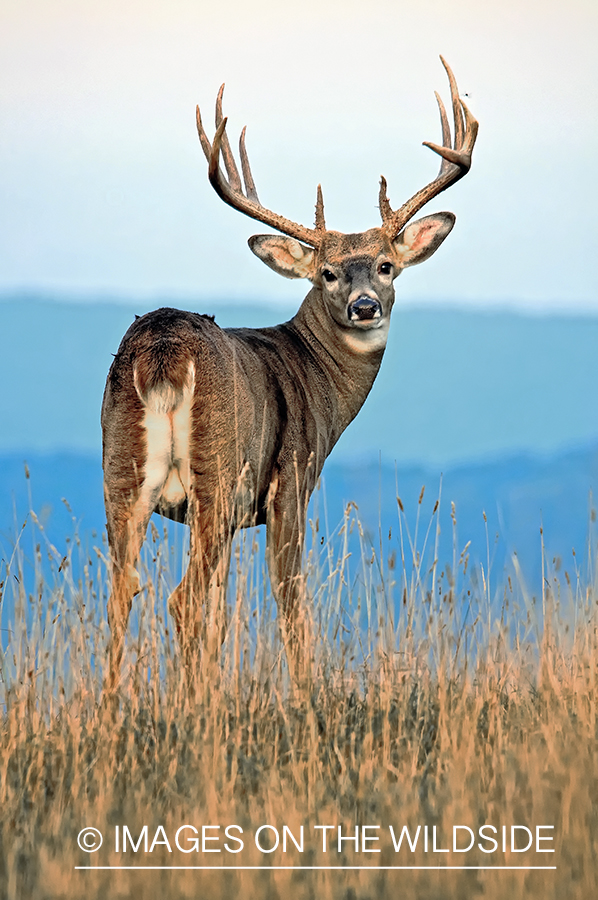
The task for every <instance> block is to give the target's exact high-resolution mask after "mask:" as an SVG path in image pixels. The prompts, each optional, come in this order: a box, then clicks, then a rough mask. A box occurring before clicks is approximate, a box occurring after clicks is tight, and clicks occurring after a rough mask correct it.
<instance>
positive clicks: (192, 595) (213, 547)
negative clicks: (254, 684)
mask: <svg viewBox="0 0 598 900" xmlns="http://www.w3.org/2000/svg"><path fill="white" fill-rule="evenodd" d="M190 518H191V535H190V546H189V565H188V567H187V571H186V573H185V575H184V576H183V579H182V581H181V583H180V584H179V585H178V587H177V588H176V589H175V590H174V591H173V592H172V594H171V595H170V597H169V600H168V609H169V611H170V614H171V615H172V617H173V619H174V622H175V626H176V631H177V637H178V640H179V645H180V648H181V654H182V658H183V661H184V664H185V667H186V669H187V671H188V673H191V672H192V671H193V669H194V668H195V666H196V665H197V663H198V661H199V657H200V649H201V648H202V647H203V650H204V652H205V653H206V655H207V656H208V658H209V659H216V658H217V656H218V652H219V648H220V645H221V644H222V642H223V641H224V638H225V636H226V625H227V622H226V588H227V582H228V571H229V567H230V555H231V544H232V531H231V529H230V528H226V527H223V526H222V525H220V526H219V527H218V526H217V525H216V523H210V526H207V525H206V523H205V521H202V519H203V517H201V516H199V517H193V515H191V516H190Z"/></svg>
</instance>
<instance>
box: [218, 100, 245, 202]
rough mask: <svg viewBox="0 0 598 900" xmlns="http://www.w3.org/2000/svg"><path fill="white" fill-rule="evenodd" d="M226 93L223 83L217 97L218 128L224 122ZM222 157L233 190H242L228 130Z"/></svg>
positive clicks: (223, 137) (223, 135)
mask: <svg viewBox="0 0 598 900" xmlns="http://www.w3.org/2000/svg"><path fill="white" fill-rule="evenodd" d="M223 94H224V85H221V87H220V90H219V91H218V96H217V97H216V129H218V128H219V127H220V123H221V122H222V118H223V116H222V95H223ZM222 157H223V159H224V167H225V169H226V174H227V175H228V181H229V184H230V186H231V187H232V189H233V191H240V190H242V187H241V179H240V177H239V170H238V169H237V164H236V162H235V157H234V156H233V151H232V150H231V146H230V142H229V140H228V135H227V133H226V131H224V132H223V134H222Z"/></svg>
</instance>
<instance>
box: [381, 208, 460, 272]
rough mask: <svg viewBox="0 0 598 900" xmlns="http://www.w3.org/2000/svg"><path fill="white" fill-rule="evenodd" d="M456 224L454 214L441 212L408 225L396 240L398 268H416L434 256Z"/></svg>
mask: <svg viewBox="0 0 598 900" xmlns="http://www.w3.org/2000/svg"><path fill="white" fill-rule="evenodd" d="M454 224H455V216H454V215H453V214H452V213H449V212H440V213H435V214H434V215H433V216H425V217H424V218H423V219H417V220H416V221H415V222H412V223H411V224H410V225H408V226H407V228H405V229H404V231H402V232H401V233H400V235H399V236H398V237H397V238H395V240H394V249H395V256H396V263H397V266H398V268H399V269H406V268H407V266H416V265H417V264H418V263H421V262H424V260H426V259H428V257H430V256H432V254H433V253H435V252H436V250H438V248H439V247H440V245H441V244H442V242H443V240H444V239H445V237H446V236H447V234H448V233H449V232H450V231H451V229H452V227H453V225H454Z"/></svg>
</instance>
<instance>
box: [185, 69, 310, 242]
mask: <svg viewBox="0 0 598 900" xmlns="http://www.w3.org/2000/svg"><path fill="white" fill-rule="evenodd" d="M223 92H224V85H222V87H221V88H220V90H219V91H218V97H217V100H216V134H215V135H214V140H213V141H212V143H211V144H210V141H209V140H208V137H207V135H206V132H205V129H204V127H203V124H202V121H201V114H200V112H199V106H198V107H197V133H198V135H199V141H200V143H201V146H202V149H203V152H204V155H205V157H206V159H207V161H208V166H209V168H208V177H209V179H210V183H211V185H212V187H213V188H214V190H215V191H216V193H217V194H218V196H219V197H221V199H222V200H224V202H225V203H228V205H229V206H232V207H233V209H238V210H239V212H242V213H245V215H246V216H249V217H250V218H252V219H256V220H257V221H258V222H263V223H264V224H265V225H270V227H272V228H275V229H276V230H277V231H280V232H282V233H283V234H287V235H289V237H293V238H297V240H299V241H303V243H305V244H308V246H310V247H314V248H317V247H319V246H320V244H321V242H322V238H323V236H324V234H325V232H326V225H325V222H324V203H323V200H322V190H321V188H320V186H319V185H318V197H317V202H316V227H315V228H306V227H305V226H304V225H299V224H298V223H297V222H292V221H291V220H290V219H286V218H285V217H284V216H281V215H279V214H278V213H275V212H273V211H272V210H270V209H267V208H266V207H265V206H262V205H261V203H260V201H259V198H258V195H257V191H256V188H255V182H254V180H253V175H252V174H251V167H250V165H249V157H248V156H247V149H246V147H245V131H246V129H245V128H243V131H242V132H241V138H240V140H239V156H240V159H241V171H242V173H243V181H244V182H245V193H243V186H242V184H241V178H240V176H239V170H238V168H237V164H236V163H235V158H234V156H233V152H232V150H231V146H230V143H229V140H228V136H227V134H226V121H227V120H226V118H224V117H223V115H222V94H223ZM221 153H222V158H223V160H224V167H225V169H226V175H227V177H228V180H227V178H225V176H224V174H223V172H222V170H221V168H220V154H221Z"/></svg>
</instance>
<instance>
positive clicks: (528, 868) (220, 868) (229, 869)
mask: <svg viewBox="0 0 598 900" xmlns="http://www.w3.org/2000/svg"><path fill="white" fill-rule="evenodd" d="M75 869H85V870H93V869H101V870H106V869H119V870H120V869H139V870H140V871H141V870H145V869H152V870H154V869H160V870H164V869H181V870H187V869H193V870H194V871H202V872H206V871H210V870H212V869H213V870H214V871H225V872H238V871H248V870H249V869H260V870H265V871H267V870H268V869H279V870H280V869H282V870H284V871H289V870H292V869H303V870H306V869H309V870H312V871H313V870H316V869H317V870H322V869H326V870H328V869H350V870H357V871H360V872H361V871H364V870H367V869H371V870H372V871H374V872H376V871H377V872H390V871H394V870H395V869H408V870H410V871H415V870H417V871H421V870H424V869H425V870H434V871H436V870H440V871H442V870H443V869H459V870H463V869H472V870H474V871H477V872H480V871H491V870H493V869H496V870H497V871H498V870H501V871H504V870H505V869H507V870H509V871H510V870H513V869H521V870H523V871H525V872H529V871H531V870H534V871H537V870H547V869H550V870H554V869H556V866H75Z"/></svg>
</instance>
